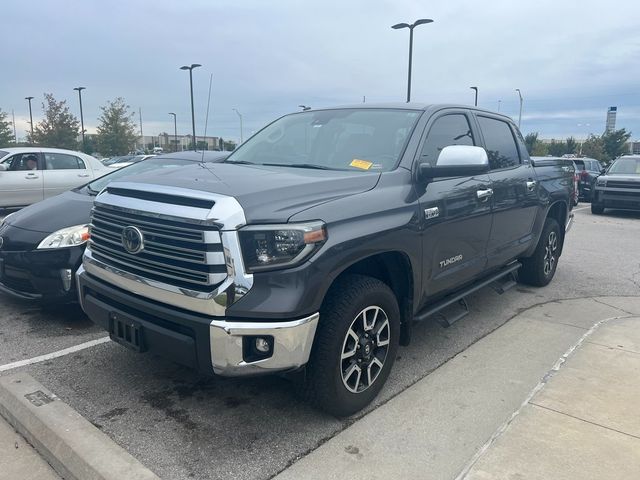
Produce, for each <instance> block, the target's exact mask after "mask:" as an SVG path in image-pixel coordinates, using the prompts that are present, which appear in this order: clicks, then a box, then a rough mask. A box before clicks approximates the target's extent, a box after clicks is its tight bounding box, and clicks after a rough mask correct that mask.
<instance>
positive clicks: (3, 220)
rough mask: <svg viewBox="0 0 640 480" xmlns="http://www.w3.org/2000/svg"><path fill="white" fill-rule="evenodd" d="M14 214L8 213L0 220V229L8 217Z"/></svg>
mask: <svg viewBox="0 0 640 480" xmlns="http://www.w3.org/2000/svg"><path fill="white" fill-rule="evenodd" d="M15 213H16V212H13V213H10V214H9V215H7V216H6V217H4V218H0V227H1V226H2V225H4V223H5V222H6V221H7V220H9V217H10V216H11V215H15Z"/></svg>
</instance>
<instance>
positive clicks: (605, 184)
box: [591, 155, 640, 214]
mask: <svg viewBox="0 0 640 480" xmlns="http://www.w3.org/2000/svg"><path fill="white" fill-rule="evenodd" d="M605 208H615V209H620V210H640V156H637V155H634V156H631V155H629V156H625V157H620V158H618V159H617V160H616V161H615V162H613V163H612V164H611V166H610V167H609V168H608V169H607V171H606V172H605V173H603V174H602V175H600V176H599V177H598V178H597V179H596V181H595V188H594V192H593V198H592V199H591V212H592V213H596V214H600V213H603V212H604V209H605Z"/></svg>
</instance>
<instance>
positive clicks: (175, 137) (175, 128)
mask: <svg viewBox="0 0 640 480" xmlns="http://www.w3.org/2000/svg"><path fill="white" fill-rule="evenodd" d="M169 115H173V145H174V147H173V148H175V151H176V152H177V151H178V124H177V122H176V114H175V113H173V112H169Z"/></svg>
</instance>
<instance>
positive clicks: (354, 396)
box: [302, 275, 400, 416]
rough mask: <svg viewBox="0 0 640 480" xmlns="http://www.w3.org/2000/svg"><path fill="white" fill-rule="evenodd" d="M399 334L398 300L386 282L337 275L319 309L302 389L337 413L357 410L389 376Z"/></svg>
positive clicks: (359, 276)
mask: <svg viewBox="0 0 640 480" xmlns="http://www.w3.org/2000/svg"><path fill="white" fill-rule="evenodd" d="M399 338H400V311H399V308H398V302H397V300H396V297H395V295H394V294H393V291H392V290H391V289H390V288H389V287H388V286H387V285H386V284H384V283H383V282H381V281H380V280H377V279H375V278H371V277H367V276H363V275H347V276H345V277H344V278H342V279H339V280H338V281H337V282H336V284H335V285H333V287H332V288H331V290H330V292H329V294H328V295H327V298H326V300H325V303H324V305H323V307H322V309H321V310H320V324H319V325H318V331H317V332H316V338H315V341H314V345H313V350H312V351H311V357H310V358H309V363H308V364H307V372H306V376H305V379H304V383H303V385H302V393H303V394H304V396H305V397H306V398H307V400H309V401H310V402H311V403H312V404H313V405H314V406H316V407H317V408H320V409H321V410H325V411H326V412H329V413H332V414H334V415H337V416H347V415H351V414H353V413H356V412H358V411H359V410H361V409H362V408H364V407H365V406H366V405H368V404H369V403H370V402H371V401H372V400H373V399H374V398H375V397H376V395H378V393H379V392H380V390H381V389H382V387H383V385H384V383H385V381H386V380H387V377H388V376H389V372H390V371H391V367H392V366H393V363H394V361H395V357H396V352H397V350H398V343H399Z"/></svg>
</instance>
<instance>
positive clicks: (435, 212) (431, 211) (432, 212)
mask: <svg viewBox="0 0 640 480" xmlns="http://www.w3.org/2000/svg"><path fill="white" fill-rule="evenodd" d="M439 216H440V209H439V208H438V207H433V208H425V209H424V218H426V219H427V220H429V219H430V218H436V217H439Z"/></svg>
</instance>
